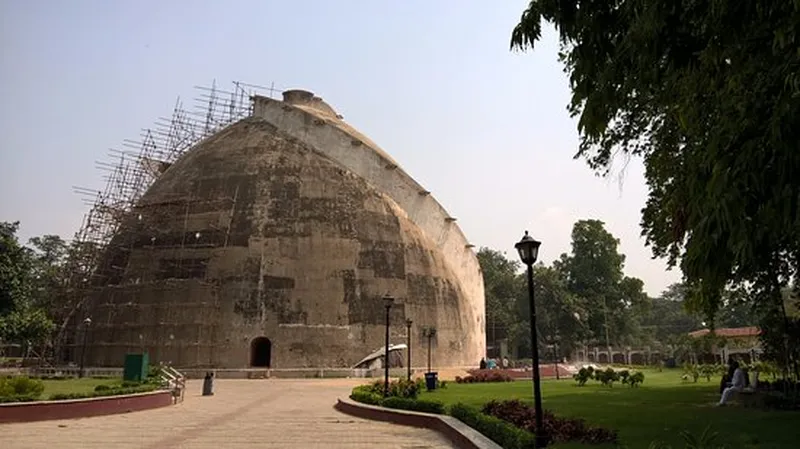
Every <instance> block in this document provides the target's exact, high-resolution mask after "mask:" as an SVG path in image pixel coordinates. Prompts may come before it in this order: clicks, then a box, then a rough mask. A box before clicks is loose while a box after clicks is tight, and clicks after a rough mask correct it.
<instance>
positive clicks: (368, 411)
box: [334, 399, 502, 449]
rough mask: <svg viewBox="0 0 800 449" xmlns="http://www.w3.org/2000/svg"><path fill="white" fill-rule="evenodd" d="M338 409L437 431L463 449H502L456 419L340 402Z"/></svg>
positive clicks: (359, 416) (347, 412)
mask: <svg viewBox="0 0 800 449" xmlns="http://www.w3.org/2000/svg"><path fill="white" fill-rule="evenodd" d="M334 408H335V409H336V410H338V411H340V412H342V413H345V414H348V415H351V416H356V417H358V418H364V419H371V420H374V421H385V422H391V423H394V424H400V425H404V426H412V427H422V428H426V429H431V430H435V431H436V432H439V433H440V434H442V435H444V436H445V437H447V438H448V439H449V440H450V441H451V442H452V443H453V446H454V447H457V448H459V449H502V448H501V447H500V446H499V445H498V444H497V443H495V442H494V441H492V440H490V439H489V438H487V437H486V436H484V435H483V434H481V433H480V432H478V431H476V430H475V429H473V428H471V427H469V426H468V425H466V424H464V423H463V422H461V421H459V420H457V419H456V418H453V417H452V416H445V415H434V414H430V413H420V412H412V411H409V410H395V409H390V408H385V407H376V406H374V405H367V404H361V403H359V402H355V401H353V400H350V399H339V400H338V401H337V403H336V405H334Z"/></svg>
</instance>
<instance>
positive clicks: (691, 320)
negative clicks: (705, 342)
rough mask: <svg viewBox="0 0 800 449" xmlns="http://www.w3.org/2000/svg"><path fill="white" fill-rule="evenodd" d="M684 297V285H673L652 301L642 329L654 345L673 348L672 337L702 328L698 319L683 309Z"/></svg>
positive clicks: (644, 317) (673, 341) (673, 339)
mask: <svg viewBox="0 0 800 449" xmlns="http://www.w3.org/2000/svg"><path fill="white" fill-rule="evenodd" d="M685 297H686V287H685V285H684V284H682V283H675V284H672V285H670V286H669V287H667V289H666V290H664V292H662V293H661V295H660V296H659V297H657V298H653V299H652V306H651V308H650V309H649V310H648V311H647V313H646V314H645V315H644V316H643V321H642V327H643V328H644V329H645V330H646V332H647V334H648V336H649V337H650V339H651V341H652V342H653V343H654V344H662V345H667V344H673V346H675V345H676V343H675V338H673V337H676V336H686V335H687V334H688V333H689V332H691V331H694V330H697V329H700V328H701V327H702V320H701V319H700V317H698V316H696V315H693V314H690V313H689V312H687V310H686V308H685V307H684V300H685Z"/></svg>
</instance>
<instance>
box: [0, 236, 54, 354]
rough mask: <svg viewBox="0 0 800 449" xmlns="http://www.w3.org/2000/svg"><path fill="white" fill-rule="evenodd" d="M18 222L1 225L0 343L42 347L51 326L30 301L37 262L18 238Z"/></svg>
mask: <svg viewBox="0 0 800 449" xmlns="http://www.w3.org/2000/svg"><path fill="white" fill-rule="evenodd" d="M18 229H19V222H15V223H5V222H4V223H0V340H3V341H9V342H20V343H23V344H34V345H36V344H41V343H43V342H44V341H45V340H47V338H48V337H49V334H50V332H51V331H52V329H53V324H52V322H51V321H50V319H49V318H48V317H47V314H46V312H45V310H43V309H42V308H41V307H37V305H36V304H35V303H34V301H33V300H32V297H33V293H34V289H35V287H34V286H35V283H36V278H35V274H34V267H35V266H36V258H35V255H34V253H33V251H31V250H30V249H28V248H25V247H24V246H21V245H20V244H19V240H18V238H17V235H16V233H17V230H18Z"/></svg>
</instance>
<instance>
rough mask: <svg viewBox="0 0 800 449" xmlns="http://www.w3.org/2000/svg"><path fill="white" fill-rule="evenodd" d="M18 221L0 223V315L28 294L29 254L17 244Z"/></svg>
mask: <svg viewBox="0 0 800 449" xmlns="http://www.w3.org/2000/svg"><path fill="white" fill-rule="evenodd" d="M18 229H19V222H14V223H7V222H2V223H0V316H5V314H7V313H10V312H11V311H12V310H14V308H15V307H17V305H18V304H20V303H23V302H24V301H26V300H27V299H28V296H29V294H30V289H31V285H30V276H29V271H30V263H31V260H30V255H29V251H28V250H27V249H26V248H25V247H23V246H21V245H20V244H19V241H18V240H17V235H16V234H17V230H18Z"/></svg>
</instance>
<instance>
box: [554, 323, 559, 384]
mask: <svg viewBox="0 0 800 449" xmlns="http://www.w3.org/2000/svg"><path fill="white" fill-rule="evenodd" d="M560 341H561V339H560V338H559V335H558V334H557V333H556V338H554V339H553V352H554V353H555V358H556V380H561V377H559V374H558V360H559V357H558V343H559V342H560Z"/></svg>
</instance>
